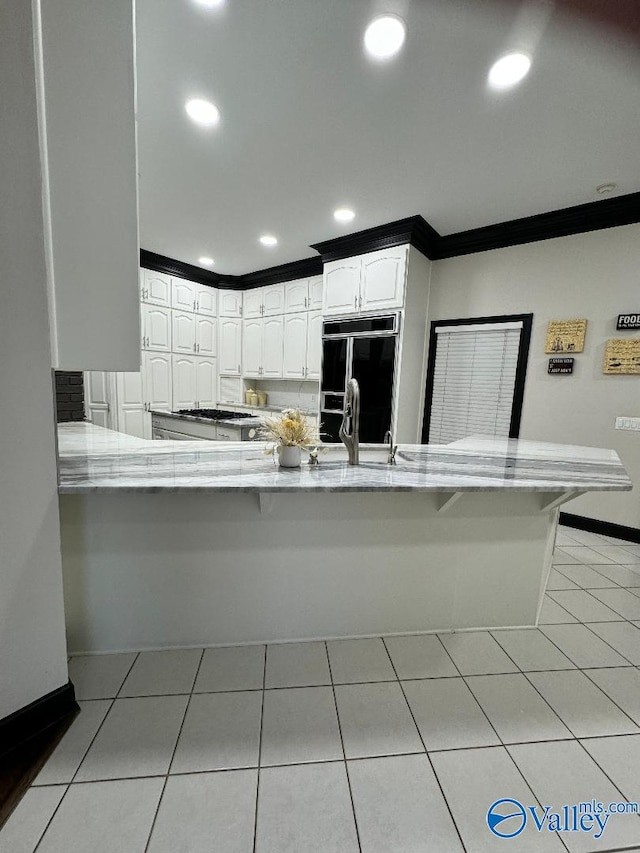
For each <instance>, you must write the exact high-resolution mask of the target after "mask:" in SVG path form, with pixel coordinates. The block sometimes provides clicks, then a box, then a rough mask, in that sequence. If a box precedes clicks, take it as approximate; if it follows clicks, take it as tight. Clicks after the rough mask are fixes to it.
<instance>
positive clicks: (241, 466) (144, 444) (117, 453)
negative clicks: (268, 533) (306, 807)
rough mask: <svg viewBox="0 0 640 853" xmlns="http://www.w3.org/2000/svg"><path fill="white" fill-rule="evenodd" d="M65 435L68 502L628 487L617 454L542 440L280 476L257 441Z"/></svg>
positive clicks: (421, 451)
mask: <svg viewBox="0 0 640 853" xmlns="http://www.w3.org/2000/svg"><path fill="white" fill-rule="evenodd" d="M177 417H188V418H189V417H190V416H182V415H180V416H177ZM190 419H192V420H198V421H204V422H206V419H204V418H190ZM252 420H253V419H252ZM248 422H249V418H246V419H244V420H243V419H240V420H239V421H237V422H236V421H225V422H224V423H241V424H243V425H246V424H247V423H248ZM58 436H59V439H58V440H59V454H60V492H61V493H62V494H74V493H75V494H78V493H87V492H141V493H152V492H158V491H168V492H185V491H194V492H209V493H215V492H258V493H259V492H263V493H275V492H285V493H286V492H307V493H312V492H368V491H381V492H396V491H397V492H412V491H415V492H447V491H450V492H456V493H459V492H491V491H496V490H499V491H522V492H543V493H567V492H582V491H610V490H628V489H631V481H630V480H629V478H628V476H627V474H626V472H625V470H624V467H623V466H622V463H621V462H620V459H619V458H618V456H617V454H616V453H615V452H614V451H612V450H600V449H598V448H589V447H575V446H572V445H561V444H558V445H556V444H547V443H543V442H531V441H516V440H506V439H482V438H479V439H465V440H464V441H461V442H456V443H454V444H451V445H447V446H428V445H401V446H400V447H399V448H398V452H397V457H396V458H397V465H393V466H392V465H387V464H384V460H385V457H386V455H387V452H388V451H387V450H386V449H384V448H378V449H377V450H376V449H374V448H369V449H368V448H367V447H363V448H362V449H361V460H362V461H361V464H360V465H359V466H350V465H348V464H347V462H346V461H344V460H339V459H338V457H339V456H341V455H343V454H344V448H342V446H341V445H332V446H329V447H328V448H327V451H326V453H321V454H320V464H319V465H318V466H309V465H307V464H304V463H303V465H302V467H301V468H299V469H291V470H290V469H281V468H278V467H277V465H276V464H275V460H274V458H273V457H272V456H267V455H265V453H264V447H265V445H264V444H262V443H256V442H253V443H242V442H233V443H231V442H229V443H223V444H219V443H208V442H207V443H206V446H203V442H191V441H162V442H159V441H146V440H144V439H139V438H134V437H133V436H128V435H123V434H122V433H117V432H114V431H112V430H107V429H103V428H102V427H98V426H94V425H93V424H88V423H83V424H61V425H60V427H59V429H58Z"/></svg>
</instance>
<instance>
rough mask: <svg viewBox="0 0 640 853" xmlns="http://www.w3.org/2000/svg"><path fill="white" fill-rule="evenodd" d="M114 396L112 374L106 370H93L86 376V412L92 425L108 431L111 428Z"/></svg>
mask: <svg viewBox="0 0 640 853" xmlns="http://www.w3.org/2000/svg"><path fill="white" fill-rule="evenodd" d="M112 396H113V392H112V387H111V374H110V373H107V372H106V371H104V370H91V371H87V372H86V373H85V374H84V411H85V415H86V417H87V419H88V420H90V421H91V423H93V424H96V426H101V427H106V428H107V429H110V428H111V426H112V422H113V418H112V412H111V400H112Z"/></svg>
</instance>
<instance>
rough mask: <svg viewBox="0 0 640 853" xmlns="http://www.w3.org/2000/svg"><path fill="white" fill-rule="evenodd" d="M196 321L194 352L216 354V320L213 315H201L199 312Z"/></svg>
mask: <svg viewBox="0 0 640 853" xmlns="http://www.w3.org/2000/svg"><path fill="white" fill-rule="evenodd" d="M195 323H196V353H198V355H210V356H215V355H216V352H217V351H216V330H217V328H218V321H217V320H216V319H215V318H213V317H203V316H201V315H199V314H197V315H196V318H195Z"/></svg>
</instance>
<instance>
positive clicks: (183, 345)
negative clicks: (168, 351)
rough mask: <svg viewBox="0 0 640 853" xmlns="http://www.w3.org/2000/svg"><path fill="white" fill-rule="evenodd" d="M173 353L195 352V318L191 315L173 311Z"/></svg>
mask: <svg viewBox="0 0 640 853" xmlns="http://www.w3.org/2000/svg"><path fill="white" fill-rule="evenodd" d="M172 313H173V350H172V351H173V352H181V353H190V354H191V355H193V354H194V353H195V351H196V318H195V316H194V315H193V314H186V313H185V312H183V311H173V312H172Z"/></svg>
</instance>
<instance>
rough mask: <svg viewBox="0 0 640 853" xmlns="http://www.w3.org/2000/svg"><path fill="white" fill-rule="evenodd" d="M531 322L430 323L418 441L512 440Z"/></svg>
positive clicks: (516, 428)
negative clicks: (427, 363) (422, 420)
mask: <svg viewBox="0 0 640 853" xmlns="http://www.w3.org/2000/svg"><path fill="white" fill-rule="evenodd" d="M532 317H533V315H532V314H526V315H517V316H508V317H487V318H472V319H464V320H439V321H437V322H434V323H432V324H431V341H430V347H429V367H428V375H427V392H426V407H425V419H424V427H423V435H422V440H423V442H425V443H430V444H448V443H449V442H452V441H457V440H458V439H461V438H466V437H467V436H470V435H484V436H487V435H489V436H500V437H511V438H517V436H518V434H519V431H520V415H521V410H522V397H523V392H524V379H525V373H526V366H527V357H528V351H529V340H530V337H531V321H532Z"/></svg>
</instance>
